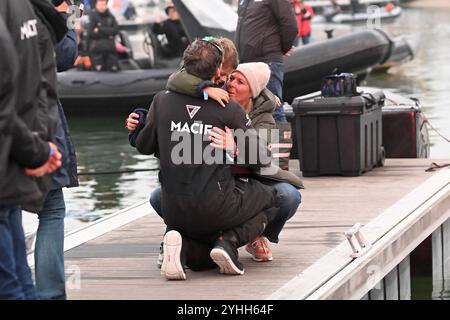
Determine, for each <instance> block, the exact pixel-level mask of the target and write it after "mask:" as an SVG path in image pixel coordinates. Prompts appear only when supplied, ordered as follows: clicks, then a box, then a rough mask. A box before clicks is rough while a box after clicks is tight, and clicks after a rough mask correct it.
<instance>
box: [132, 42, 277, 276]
mask: <svg viewBox="0 0 450 320" xmlns="http://www.w3.org/2000/svg"><path fill="white" fill-rule="evenodd" d="M221 51H222V50H221V48H219V47H218V46H216V45H215V44H213V43H211V42H208V41H204V40H197V41H195V42H194V43H193V44H192V45H190V46H189V47H188V48H187V49H186V50H185V52H184V56H183V61H184V66H185V68H186V70H187V71H188V72H189V73H190V74H193V75H195V76H197V77H200V78H201V79H204V80H211V79H213V78H214V76H215V75H219V74H220V65H221V63H222V52H221ZM214 127H218V128H221V129H223V130H224V129H225V127H229V128H232V129H241V130H242V132H245V133H246V136H247V138H248V140H247V145H245V146H244V148H243V150H241V152H236V150H233V151H232V152H231V153H233V156H236V155H237V161H238V162H239V163H242V162H245V163H247V164H248V163H249V158H251V155H250V154H249V150H248V149H249V148H248V146H249V145H252V144H253V145H252V146H255V145H258V143H259V141H258V135H257V134H256V131H254V130H253V129H251V121H249V120H248V117H247V115H246V114H245V112H244V111H243V109H242V108H241V107H240V106H239V105H238V104H237V103H235V102H230V103H229V104H228V105H227V106H226V108H222V107H221V106H220V105H219V104H218V103H217V102H215V101H212V100H207V101H205V100H202V99H200V98H196V97H191V96H186V95H182V94H179V93H175V92H171V91H164V92H160V93H158V94H157V95H156V96H155V97H154V99H153V103H152V105H151V107H150V110H149V113H148V116H147V119H146V124H145V127H144V128H143V129H142V130H141V131H140V132H139V134H138V136H137V139H136V147H137V149H138V151H139V152H141V153H143V154H153V153H154V154H156V155H157V156H158V157H159V158H160V164H161V171H160V175H159V177H160V182H161V188H162V212H163V216H164V222H165V223H166V225H167V226H168V229H171V230H172V231H169V232H168V233H166V235H165V237H164V260H163V264H162V267H161V272H162V274H164V275H165V277H166V278H167V279H185V278H186V275H185V273H184V270H183V267H182V266H183V265H184V264H186V265H187V266H189V267H190V268H191V269H192V270H203V269H206V268H210V267H213V266H214V263H213V260H214V262H215V264H216V265H218V266H219V267H220V272H221V273H228V274H243V273H244V269H243V266H242V265H241V263H240V262H239V260H238V252H237V249H238V248H239V247H240V246H243V245H245V244H247V243H249V242H250V241H252V240H253V239H254V238H255V237H256V236H258V235H260V234H261V233H262V232H263V230H264V228H265V225H267V222H268V221H270V220H271V219H273V217H274V215H275V214H276V210H277V208H275V201H276V200H275V198H276V191H275V190H274V189H273V188H271V187H268V186H265V185H263V184H261V183H259V182H257V181H254V180H251V179H250V180H248V179H247V180H239V179H236V180H235V178H234V177H232V175H231V172H230V166H229V165H227V164H225V163H224V161H223V159H224V154H223V151H222V150H215V148H214V147H212V146H210V145H209V143H210V141H209V140H208V138H207V137H208V134H209V132H210V130H211V129H213V128H214ZM264 144H265V142H264V143H261V146H264ZM238 145H239V142H238ZM262 148H264V149H265V146H264V147H262ZM236 153H237V154H236ZM255 159H256V161H255V163H254V164H253V165H255V166H259V165H261V159H260V157H255ZM180 233H181V235H180ZM211 259H212V260H211Z"/></svg>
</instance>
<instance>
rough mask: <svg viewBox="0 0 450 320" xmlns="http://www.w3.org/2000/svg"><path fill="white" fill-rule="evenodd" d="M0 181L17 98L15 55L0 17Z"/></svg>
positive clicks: (2, 179) (7, 159)
mask: <svg viewBox="0 0 450 320" xmlns="http://www.w3.org/2000/svg"><path fill="white" fill-rule="evenodd" d="M0 56H1V59H0V74H1V77H0V181H5V174H6V170H7V169H8V162H9V152H10V148H11V142H12V124H13V121H14V117H15V112H16V110H15V107H16V106H15V104H16V98H17V92H18V91H17V86H16V79H17V68H18V65H17V54H16V52H15V50H14V45H13V42H12V40H11V37H10V36H9V31H8V29H7V28H6V25H5V23H4V22H3V19H2V17H1V16H0Z"/></svg>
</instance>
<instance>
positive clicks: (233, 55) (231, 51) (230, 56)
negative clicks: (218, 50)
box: [213, 38, 239, 70]
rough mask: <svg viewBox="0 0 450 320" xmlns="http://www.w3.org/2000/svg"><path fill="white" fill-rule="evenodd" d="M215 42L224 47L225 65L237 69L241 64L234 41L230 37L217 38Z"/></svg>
mask: <svg viewBox="0 0 450 320" xmlns="http://www.w3.org/2000/svg"><path fill="white" fill-rule="evenodd" d="M213 42H214V43H215V44H218V45H219V46H221V47H222V49H223V66H224V67H225V66H226V67H230V68H229V69H231V70H234V69H236V68H237V66H238V64H239V56H238V53H237V49H236V46H235V45H234V43H233V41H231V40H230V39H228V38H217V39H214V40H213Z"/></svg>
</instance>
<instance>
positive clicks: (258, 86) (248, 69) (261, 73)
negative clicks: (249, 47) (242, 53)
mask: <svg viewBox="0 0 450 320" xmlns="http://www.w3.org/2000/svg"><path fill="white" fill-rule="evenodd" d="M236 71H238V72H240V73H242V74H243V75H244V77H245V78H246V79H247V81H248V84H249V85H250V89H251V90H252V94H253V99H254V98H256V97H257V96H259V95H260V94H261V92H262V91H263V90H264V88H265V87H266V86H267V83H268V82H269V78H270V68H269V66H268V65H267V64H266V63H264V62H248V63H241V64H239V65H238V67H237V68H236Z"/></svg>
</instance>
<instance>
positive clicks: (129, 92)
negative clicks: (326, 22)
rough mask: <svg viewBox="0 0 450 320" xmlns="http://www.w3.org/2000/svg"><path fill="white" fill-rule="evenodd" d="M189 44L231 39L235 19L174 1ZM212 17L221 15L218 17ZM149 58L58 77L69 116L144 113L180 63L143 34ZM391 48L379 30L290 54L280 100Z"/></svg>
mask: <svg viewBox="0 0 450 320" xmlns="http://www.w3.org/2000/svg"><path fill="white" fill-rule="evenodd" d="M174 4H175V5H176V6H177V9H178V12H179V15H180V18H181V19H182V22H183V25H184V27H185V29H186V33H187V35H188V37H189V39H190V40H192V39H195V38H201V37H203V36H205V35H214V36H227V37H229V38H231V39H233V38H234V31H235V28H236V22H237V16H236V13H235V12H234V11H233V10H232V9H231V7H229V6H227V5H226V4H225V3H223V2H222V1H220V0H196V1H192V0H175V1H174ZM216 12H221V15H220V17H218V15H217V14H215V13H216ZM224 17H226V19H225V18H224ZM146 39H147V42H148V43H147V46H148V48H149V49H148V54H149V58H148V59H146V61H137V60H135V59H133V55H132V53H130V54H129V55H128V56H127V57H125V59H123V61H121V65H123V66H124V67H123V70H121V71H119V72H115V73H112V72H95V71H78V70H69V71H66V72H63V73H60V74H58V89H59V96H60V98H61V101H62V103H63V106H64V109H65V110H66V112H67V113H68V114H70V113H120V114H125V113H127V112H130V111H131V110H133V109H134V108H137V107H148V106H149V105H150V103H151V100H152V97H153V96H154V95H155V94H156V93H157V92H158V91H160V90H164V88H165V85H166V81H167V79H168V77H169V76H170V74H171V73H172V72H174V71H176V69H177V68H178V65H179V62H180V59H178V60H173V59H172V60H171V61H169V60H165V59H164V58H162V57H161V56H160V55H159V54H158V51H159V48H158V46H159V44H158V42H157V40H156V38H155V36H154V35H152V34H151V32H148V36H147V37H146ZM393 44H394V42H393V41H392V39H391V38H390V37H389V36H388V35H387V34H386V33H384V32H383V31H381V30H364V31H359V32H354V33H351V34H348V35H344V36H341V37H336V38H333V39H329V40H326V41H322V42H318V43H313V44H310V45H308V46H302V47H299V48H296V49H295V50H294V52H293V53H292V55H291V56H290V57H286V58H285V63H284V70H285V75H284V77H285V78H284V88H283V94H284V97H283V98H284V100H285V101H287V102H289V103H290V102H291V101H292V99H293V98H294V97H297V96H299V95H303V94H307V93H310V92H314V91H316V90H318V89H319V88H320V83H321V81H322V78H323V77H325V76H327V75H329V74H331V73H333V71H335V70H338V71H339V72H352V73H356V74H367V72H368V70H370V69H371V68H372V67H373V66H375V65H377V64H380V63H384V62H386V61H387V60H388V59H389V57H390V55H391V54H392V49H393Z"/></svg>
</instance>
